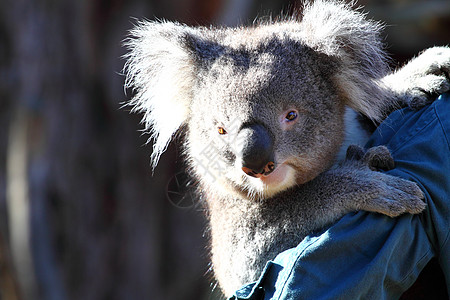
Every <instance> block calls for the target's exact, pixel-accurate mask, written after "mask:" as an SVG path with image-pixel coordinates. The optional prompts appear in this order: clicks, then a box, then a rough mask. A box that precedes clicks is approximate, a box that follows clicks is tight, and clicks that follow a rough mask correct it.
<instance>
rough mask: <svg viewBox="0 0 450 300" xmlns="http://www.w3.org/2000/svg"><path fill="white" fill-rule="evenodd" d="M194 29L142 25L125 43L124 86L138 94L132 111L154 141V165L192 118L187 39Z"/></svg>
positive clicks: (191, 69)
mask: <svg viewBox="0 0 450 300" xmlns="http://www.w3.org/2000/svg"><path fill="white" fill-rule="evenodd" d="M193 30H194V29H192V28H189V27H187V26H185V25H181V24H178V23H171V22H148V21H146V22H141V23H139V24H138V26H136V28H135V29H133V30H132V31H131V35H130V38H128V39H127V40H126V42H125V45H126V46H127V48H128V50H129V52H128V54H127V55H125V58H126V60H127V61H126V64H125V67H124V70H125V73H126V81H125V87H127V88H132V89H133V91H134V93H135V95H134V98H133V99H132V100H131V102H130V105H132V106H133V111H137V112H142V113H144V117H143V123H144V124H145V129H146V130H150V133H151V139H153V142H154V143H153V152H152V156H151V160H152V166H153V168H155V167H156V165H157V163H158V160H159V157H160V156H161V154H162V153H163V152H164V151H165V150H166V148H167V146H168V144H169V142H170V140H171V139H172V136H173V135H174V134H175V133H176V132H177V130H178V129H179V128H180V126H181V125H182V124H183V123H184V122H185V121H186V120H187V118H188V117H189V106H190V102H191V97H192V86H193V85H194V84H193V81H194V79H195V77H194V73H195V71H194V63H193V62H192V59H191V57H190V55H189V50H188V49H187V47H186V42H185V40H186V39H185V36H186V35H188V34H190V33H191V31H193Z"/></svg>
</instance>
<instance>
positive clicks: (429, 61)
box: [401, 47, 450, 110]
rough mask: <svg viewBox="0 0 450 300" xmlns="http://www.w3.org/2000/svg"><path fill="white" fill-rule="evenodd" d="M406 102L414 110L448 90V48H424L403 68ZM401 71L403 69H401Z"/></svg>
mask: <svg viewBox="0 0 450 300" xmlns="http://www.w3.org/2000/svg"><path fill="white" fill-rule="evenodd" d="M404 71H405V72H406V74H405V77H406V78H405V79H404V80H405V82H404V84H407V85H408V87H407V89H406V95H405V96H406V97H405V101H406V104H407V105H408V106H409V107H410V108H411V109H414V110H418V109H421V108H422V107H424V106H425V105H427V104H429V103H431V102H433V101H434V100H435V99H436V98H437V96H438V95H440V94H442V93H445V92H447V91H449V90H450V75H449V74H450V48H449V47H434V48H430V49H427V50H425V51H424V52H423V53H422V54H420V55H419V56H418V57H417V58H415V59H414V60H413V61H411V62H410V63H409V64H408V65H407V66H406V67H405V68H404ZM401 72H403V70H402V71H401Z"/></svg>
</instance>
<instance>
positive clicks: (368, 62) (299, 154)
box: [125, 0, 450, 295]
mask: <svg viewBox="0 0 450 300" xmlns="http://www.w3.org/2000/svg"><path fill="white" fill-rule="evenodd" d="M381 29H382V26H381V25H380V24H379V23H377V22H375V21H372V20H368V19H366V18H365V15H364V14H363V13H361V12H360V11H358V10H353V9H352V8H351V7H350V6H349V5H347V4H344V3H343V2H340V1H325V0H317V1H315V2H313V3H307V4H305V7H304V9H303V12H302V14H301V15H298V16H292V17H286V18H282V19H280V20H278V21H274V22H272V21H261V22H259V23H257V24H254V25H253V26H250V27H243V26H241V27H235V28H227V27H210V28H206V27H189V26H186V25H183V24H179V23H176V22H168V21H162V22H152V21H142V22H140V23H139V24H137V26H136V27H135V29H133V30H132V31H131V35H130V37H129V39H128V40H127V41H126V46H127V47H128V50H129V52H128V54H127V55H126V60H127V62H126V65H125V73H126V82H125V85H126V87H128V88H130V89H132V90H133V91H134V96H133V99H132V100H131V101H130V105H131V106H133V110H134V111H136V112H140V113H143V123H144V124H145V128H146V129H147V130H149V131H150V133H151V139H152V140H153V152H152V156H151V160H152V165H153V168H154V167H156V165H157V163H158V160H159V158H160V155H161V154H162V153H163V152H164V151H165V149H166V148H167V145H168V144H169V142H170V141H171V140H172V139H173V137H174V136H175V135H177V136H178V137H179V138H180V140H181V146H182V149H183V157H184V159H185V161H186V165H187V172H188V173H189V174H190V175H191V176H192V178H193V181H194V182H195V183H196V186H197V191H198V195H199V199H201V203H202V204H204V205H205V207H206V211H207V217H208V220H209V226H210V232H211V260H212V266H213V271H214V275H215V278H216V279H217V280H218V283H219V285H220V287H221V288H222V290H223V292H224V293H225V294H226V295H231V294H232V293H233V292H234V291H235V290H236V289H238V288H239V287H240V286H241V285H243V284H245V283H248V282H251V281H254V280H256V279H257V278H258V275H259V274H260V272H261V271H262V269H263V267H264V265H265V263H266V261H268V260H270V259H273V258H274V257H275V256H276V254H278V253H279V252H281V251H283V250H286V249H288V248H291V247H294V246H295V245H297V244H298V243H299V242H300V241H301V240H302V239H303V238H304V237H305V236H306V235H307V234H310V233H312V232H314V231H316V230H319V229H322V228H324V227H325V226H327V225H330V224H332V223H333V222H335V221H336V220H338V219H339V218H340V217H342V216H343V215H344V214H346V213H348V212H351V211H356V210H366V211H371V212H378V213H382V214H385V215H388V216H391V217H395V216H398V215H400V214H402V213H413V214H415V213H420V212H421V211H422V210H423V209H424V208H425V204H424V202H423V201H422V199H423V194H422V192H421V191H420V189H419V188H418V187H417V186H416V185H415V184H414V183H412V182H409V181H406V180H403V179H400V178H395V177H392V176H389V175H387V174H384V173H382V172H377V169H379V168H390V167H392V164H393V161H392V158H391V157H390V155H389V151H388V150H387V149H386V148H385V147H378V148H374V149H369V150H368V151H367V152H364V151H363V150H361V149H360V148H358V147H350V148H349V152H348V157H347V159H345V153H346V150H347V148H348V146H349V145H350V144H359V145H363V144H364V142H365V140H366V139H367V138H368V136H369V135H370V132H369V131H368V130H367V129H366V126H363V125H362V124H363V123H361V122H360V120H361V119H362V118H361V116H363V117H364V118H366V119H368V120H371V121H372V122H373V123H374V124H378V123H379V122H381V121H382V120H383V119H384V118H385V117H386V116H387V115H388V114H389V113H390V112H392V111H393V110H395V109H398V108H400V107H405V106H410V107H412V108H420V107H422V106H424V105H425V104H427V103H429V102H430V101H432V99H433V96H434V95H436V94H438V93H442V92H445V91H447V90H449V89H450V82H449V77H448V72H449V69H450V49H449V48H446V47H435V48H431V49H428V50H426V51H425V52H424V53H422V54H421V55H419V56H418V57H416V58H415V59H413V60H412V61H411V62H409V63H408V64H407V65H406V66H404V67H403V68H401V69H399V70H397V71H392V70H390V68H389V66H388V57H387V55H386V54H385V52H384V51H383V44H382V42H381V39H380V30H381Z"/></svg>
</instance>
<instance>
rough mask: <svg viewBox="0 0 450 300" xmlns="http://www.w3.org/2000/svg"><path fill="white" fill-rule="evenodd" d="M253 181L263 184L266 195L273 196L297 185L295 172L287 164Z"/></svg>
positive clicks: (259, 175)
mask: <svg viewBox="0 0 450 300" xmlns="http://www.w3.org/2000/svg"><path fill="white" fill-rule="evenodd" d="M253 177H255V178H254V179H253V180H252V181H253V182H256V183H258V182H259V184H262V186H263V187H264V190H265V191H266V193H268V194H270V195H273V194H275V193H277V192H280V191H282V190H285V189H287V188H289V187H291V186H293V185H295V183H296V180H295V170H294V169H293V168H292V167H291V166H290V165H288V164H287V163H282V164H280V165H278V166H277V167H276V168H275V169H274V170H273V171H272V172H270V173H268V174H267V173H266V174H257V175H256V176H253Z"/></svg>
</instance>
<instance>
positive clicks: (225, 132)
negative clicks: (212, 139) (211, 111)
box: [217, 127, 227, 135]
mask: <svg viewBox="0 0 450 300" xmlns="http://www.w3.org/2000/svg"><path fill="white" fill-rule="evenodd" d="M217 131H218V132H219V134H221V135H224V134H227V131H226V130H225V128H223V127H218V128H217Z"/></svg>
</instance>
